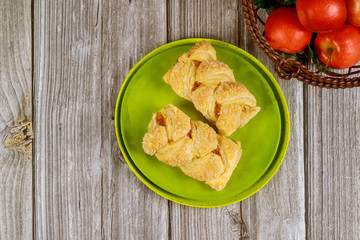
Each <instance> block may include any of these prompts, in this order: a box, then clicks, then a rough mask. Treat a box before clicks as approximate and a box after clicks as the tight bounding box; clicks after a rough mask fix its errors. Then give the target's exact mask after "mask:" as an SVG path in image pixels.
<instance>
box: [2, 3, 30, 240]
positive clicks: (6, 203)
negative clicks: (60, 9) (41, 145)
mask: <svg viewBox="0 0 360 240" xmlns="http://www.w3.org/2000/svg"><path fill="white" fill-rule="evenodd" d="M31 74H32V66H31V1H2V2H1V4H0V239H4V240H5V239H30V238H32V210H33V208H32V203H33V202H32V200H33V198H32V162H31V160H32V158H31V148H32V145H31V142H32V130H31V118H32V115H31V112H32V110H31V109H32V108H31Z"/></svg>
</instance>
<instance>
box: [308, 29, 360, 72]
mask: <svg viewBox="0 0 360 240" xmlns="http://www.w3.org/2000/svg"><path fill="white" fill-rule="evenodd" d="M315 50H316V53H317V55H318V56H319V58H320V60H321V62H323V63H324V64H327V66H329V67H331V68H335V69H344V68H349V67H351V66H354V65H355V64H356V63H357V62H359V61H360V29H358V28H356V27H354V26H352V25H350V24H348V23H346V24H345V25H344V26H343V27H341V28H340V29H338V30H335V31H333V32H329V33H319V34H318V35H317V36H316V38H315Z"/></svg>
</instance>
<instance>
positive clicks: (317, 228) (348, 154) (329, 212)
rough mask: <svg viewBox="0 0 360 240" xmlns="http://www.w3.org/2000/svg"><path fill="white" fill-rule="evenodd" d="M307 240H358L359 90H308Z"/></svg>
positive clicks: (359, 231) (359, 171) (359, 182)
mask: <svg viewBox="0 0 360 240" xmlns="http://www.w3.org/2000/svg"><path fill="white" fill-rule="evenodd" d="M305 93H306V95H305V96H306V102H305V106H306V114H305V117H306V119H307V127H306V132H305V133H306V139H307V144H306V149H307V151H306V169H305V170H306V176H305V177H306V187H307V192H306V195H307V199H306V200H307V204H306V205H307V208H306V210H307V223H308V224H307V238H308V239H360V228H359V226H360V161H359V160H360V147H359V146H360V144H359V141H360V103H359V99H360V89H359V88H354V89H346V90H335V91H334V90H328V89H319V88H314V87H310V86H307V87H306V91H305Z"/></svg>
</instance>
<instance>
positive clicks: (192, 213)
mask: <svg viewBox="0 0 360 240" xmlns="http://www.w3.org/2000/svg"><path fill="white" fill-rule="evenodd" d="M238 10H239V5H238V3H237V2H236V1H223V0H221V1H206V0H201V1H173V0H171V1H168V16H167V19H168V41H169V42H171V41H175V40H178V39H182V38H192V37H202V38H213V39H218V40H222V41H226V42H229V43H232V44H235V45H237V44H238V39H239V38H238ZM169 204H170V223H171V226H170V238H171V239H239V238H240V237H241V228H242V224H243V221H242V218H241V215H240V203H237V204H233V205H231V206H226V207H220V208H212V209H199V208H192V207H186V206H181V205H179V204H177V203H173V202H170V203H169Z"/></svg>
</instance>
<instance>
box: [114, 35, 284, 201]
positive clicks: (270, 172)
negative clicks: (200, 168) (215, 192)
mask: <svg viewBox="0 0 360 240" xmlns="http://www.w3.org/2000/svg"><path fill="white" fill-rule="evenodd" d="M203 40H206V41H209V42H214V43H216V44H218V45H221V46H222V47H225V48H230V49H231V50H233V51H235V52H238V53H240V54H242V55H244V56H246V57H247V58H249V59H250V60H251V61H253V62H254V63H255V64H256V65H257V66H258V67H260V68H261V70H262V71H264V73H265V74H266V75H267V76H268V77H269V79H270V81H268V83H269V85H270V87H271V88H272V90H273V92H274V95H275V98H276V99H277V100H278V106H279V110H280V114H281V118H282V133H281V138H280V141H279V147H278V150H277V153H276V155H275V157H274V158H273V161H272V164H271V165H270V166H269V168H268V169H267V171H266V172H265V173H264V175H263V176H261V177H260V179H259V180H258V181H257V182H256V183H255V184H254V185H252V186H251V187H249V188H248V189H246V190H245V191H244V192H242V193H239V194H237V195H234V196H232V197H230V198H225V199H218V200H211V201H200V200H193V199H188V198H184V197H180V196H177V195H174V194H172V193H170V192H168V191H166V190H164V189H162V188H160V187H159V186H157V185H155V184H154V183H153V182H151V180H149V179H148V178H147V177H146V176H145V175H144V174H143V173H142V172H141V171H140V170H139V169H138V168H137V167H136V165H135V164H134V163H133V162H132V159H131V157H130V155H129V153H128V152H127V150H126V147H125V144H124V142H123V140H122V134H121V132H120V108H121V102H122V98H123V96H124V93H125V90H126V87H127V86H128V84H129V82H130V79H131V78H132V76H133V75H134V74H135V73H136V71H137V69H139V68H140V67H141V66H142V65H143V64H144V63H146V62H147V61H148V60H149V59H151V58H152V57H154V56H155V55H157V54H158V53H159V52H161V51H164V50H166V49H168V48H171V47H175V46H178V45H182V44H195V43H197V42H200V41H203ZM271 84H272V86H271ZM276 93H277V94H276ZM280 103H281V104H280ZM114 120H115V131H116V137H117V140H118V144H119V147H120V150H121V152H122V154H123V156H124V158H125V160H126V162H127V164H128V165H129V167H130V168H131V170H132V171H133V172H134V174H135V175H136V176H137V177H138V178H139V179H140V180H141V181H142V182H143V183H144V184H145V185H146V186H147V187H149V188H150V189H151V190H153V191H154V192H155V193H157V194H159V195H160V196H162V197H164V198H166V199H168V200H171V201H173V202H176V203H179V204H183V205H186V206H191V207H202V208H210V207H221V206H226V205H230V204H234V203H236V202H240V201H242V200H244V199H246V198H248V197H250V196H252V195H253V194H255V193H256V192H257V191H259V190H260V189H261V188H263V187H264V186H265V185H266V184H267V183H268V182H269V181H270V180H271V178H272V177H273V176H274V175H275V173H276V172H277V171H278V169H279V168H280V166H281V163H282V162H283V160H284V157H285V154H286V151H287V148H288V145H289V140H290V115H289V110H288V106H287V103H286V99H285V96H284V94H283V92H282V90H281V88H280V86H279V84H278V82H277V81H276V79H275V78H274V76H273V75H272V74H271V73H270V72H269V70H268V69H267V68H266V67H265V66H264V65H263V64H262V63H261V62H260V61H259V60H257V59H256V58H255V57H254V56H252V55H251V54H250V53H247V52H246V51H244V50H242V49H240V48H238V47H236V46H234V45H232V44H230V43H226V42H223V41H220V40H215V39H208V38H187V39H181V40H177V41H173V42H170V43H167V44H164V45H162V46H160V47H158V48H156V49H154V50H153V51H151V52H150V53H148V54H147V55H146V56H144V57H143V58H142V59H141V60H140V61H139V62H138V63H137V64H136V65H135V66H134V67H133V68H132V69H131V70H130V72H129V74H128V75H127V77H126V79H125V80H124V82H123V84H122V86H121V88H120V91H119V95H118V98H117V101H116V107H115V119H114ZM283 126H285V127H284V128H283Z"/></svg>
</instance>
